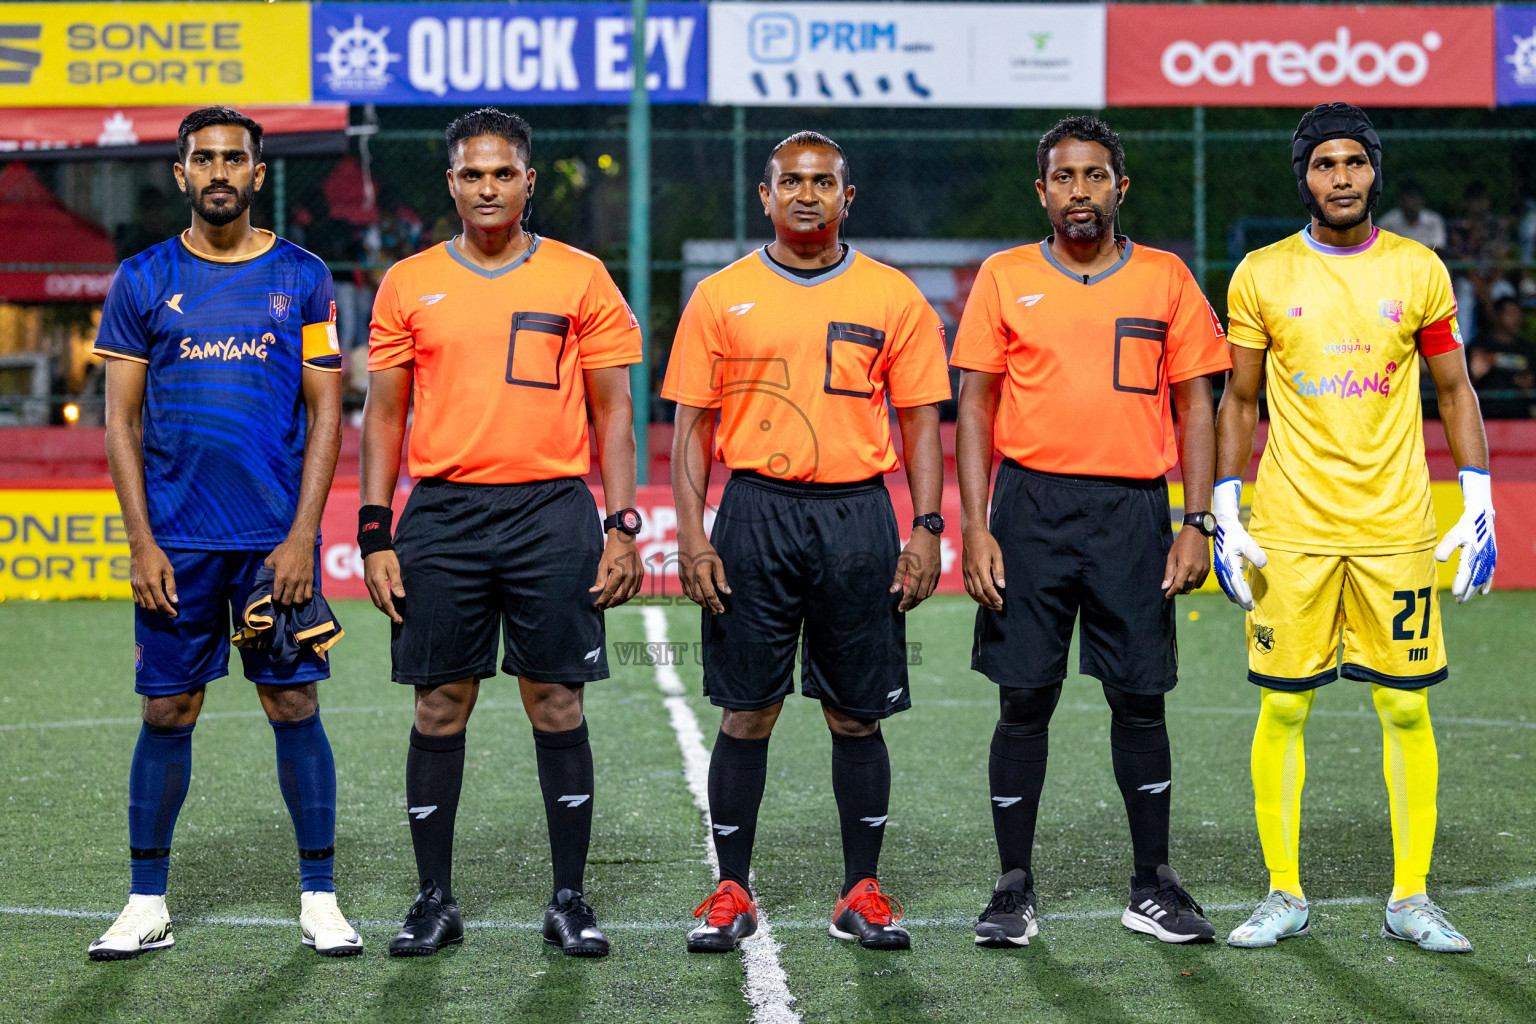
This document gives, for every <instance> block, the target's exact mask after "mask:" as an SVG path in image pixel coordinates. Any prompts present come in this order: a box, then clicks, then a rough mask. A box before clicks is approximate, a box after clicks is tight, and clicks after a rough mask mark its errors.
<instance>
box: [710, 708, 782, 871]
mask: <svg viewBox="0 0 1536 1024" xmlns="http://www.w3.org/2000/svg"><path fill="white" fill-rule="evenodd" d="M767 781H768V740H767V738H766V737H764V738H763V739H760V740H739V739H737V738H736V737H734V736H727V735H726V734H725V731H724V730H721V732H720V734H719V735H718V736H716V737H715V749H714V750H713V751H711V752H710V755H709V819H710V824H711V826H712V827H713V831H714V836H715V853H716V855H717V856H718V857H719V859H720V880H721V881H722V882H735V883H736V884H737V885H739V886H741V887H742V888H743V889H745V890H746V891H747V892H751V891H752V887H751V886H750V885H748V884H747V879H748V876H749V875H750V874H751V871H752V842H753V840H754V839H756V838H757V810H758V808H759V807H761V806H762V804H763V786H764V784H765V783H767Z"/></svg>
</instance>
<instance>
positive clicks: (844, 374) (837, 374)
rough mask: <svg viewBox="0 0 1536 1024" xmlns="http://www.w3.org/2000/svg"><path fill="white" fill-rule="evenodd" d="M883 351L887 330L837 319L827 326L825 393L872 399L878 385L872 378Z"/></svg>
mask: <svg viewBox="0 0 1536 1024" xmlns="http://www.w3.org/2000/svg"><path fill="white" fill-rule="evenodd" d="M883 348H885V332H884V331H881V330H876V329H875V328H873V327H865V326H864V325H863V324H849V323H841V322H838V321H836V320H834V321H833V322H832V323H829V324H827V380H826V383H825V384H823V385H822V390H824V391H826V393H827V394H829V395H845V396H847V397H848V398H869V397H870V396H872V395H873V394H874V393H875V385H874V382H873V381H872V380H871V376H872V375H873V374H874V372H875V360H877V359H879V358H880V350H881V349H883Z"/></svg>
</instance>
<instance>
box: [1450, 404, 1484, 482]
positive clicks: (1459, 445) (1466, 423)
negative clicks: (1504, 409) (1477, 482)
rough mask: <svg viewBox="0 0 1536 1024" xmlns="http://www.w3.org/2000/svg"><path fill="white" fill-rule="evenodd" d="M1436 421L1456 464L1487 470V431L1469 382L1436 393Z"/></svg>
mask: <svg viewBox="0 0 1536 1024" xmlns="http://www.w3.org/2000/svg"><path fill="white" fill-rule="evenodd" d="M1440 425H1441V426H1442V427H1444V428H1445V440H1446V443H1447V444H1449V445H1450V447H1451V457H1452V458H1453V459H1455V460H1456V465H1457V467H1458V468H1460V469H1480V470H1482V471H1483V472H1485V473H1486V472H1488V435H1487V432H1486V431H1485V430H1484V428H1483V411H1482V408H1481V406H1479V404H1478V401H1477V392H1475V391H1473V390H1472V387H1471V385H1467V386H1465V387H1460V388H1456V389H1453V390H1449V391H1442V392H1441V393H1440Z"/></svg>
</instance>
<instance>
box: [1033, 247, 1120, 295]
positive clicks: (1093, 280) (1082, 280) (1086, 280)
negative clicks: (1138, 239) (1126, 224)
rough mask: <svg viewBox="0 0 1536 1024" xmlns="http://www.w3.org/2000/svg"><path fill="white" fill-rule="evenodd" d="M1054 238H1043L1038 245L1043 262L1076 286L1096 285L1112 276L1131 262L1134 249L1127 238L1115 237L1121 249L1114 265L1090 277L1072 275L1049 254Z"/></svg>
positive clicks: (1052, 254)
mask: <svg viewBox="0 0 1536 1024" xmlns="http://www.w3.org/2000/svg"><path fill="white" fill-rule="evenodd" d="M1055 237H1056V236H1055V235H1046V236H1045V240H1044V241H1043V242H1041V243H1040V253H1041V255H1043V256H1044V257H1045V261H1046V262H1047V263H1049V264H1050V265H1051V266H1053V267H1055V268H1056V269H1057V270H1059V271H1061V272H1062V273H1063V274H1066V275H1067V276H1068V277H1070V278H1071V279H1072V280H1074V281H1076V282H1077V283H1078V284H1098V283H1099V282H1100V281H1102V280H1104V279H1105V278H1106V277H1108V276H1109V275H1110V274H1113V273H1114V272H1115V271H1117V270H1119V269H1120V268H1121V267H1123V266H1125V265H1126V264H1127V263H1129V262H1130V261H1131V250H1132V249H1134V248H1135V246H1134V245H1132V244H1131V240H1130V239H1129V238H1127V237H1125V236H1124V235H1116V236H1115V241H1116V242H1118V243H1119V244H1120V247H1121V248H1120V258H1119V259H1118V260H1115V262H1114V265H1113V266H1111V267H1110V268H1109V269H1108V270H1101V271H1099V272H1098V273H1097V274H1094V275H1093V276H1092V277H1088V276H1086V275H1084V274H1074V273H1073V272H1072V271H1070V270H1068V269H1067V268H1066V267H1064V266H1062V265H1061V261H1060V260H1058V259H1057V258H1056V255H1055V253H1053V252H1051V239H1053V238H1055Z"/></svg>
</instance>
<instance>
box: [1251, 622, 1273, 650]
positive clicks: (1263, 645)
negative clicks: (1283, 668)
mask: <svg viewBox="0 0 1536 1024" xmlns="http://www.w3.org/2000/svg"><path fill="white" fill-rule="evenodd" d="M1253 646H1255V647H1257V648H1258V649H1259V653H1260V654H1268V653H1269V652H1271V651H1273V650H1274V649H1275V631H1274V629H1273V628H1272V627H1270V626H1260V625H1258V624H1257V623H1255V624H1254V627H1253Z"/></svg>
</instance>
